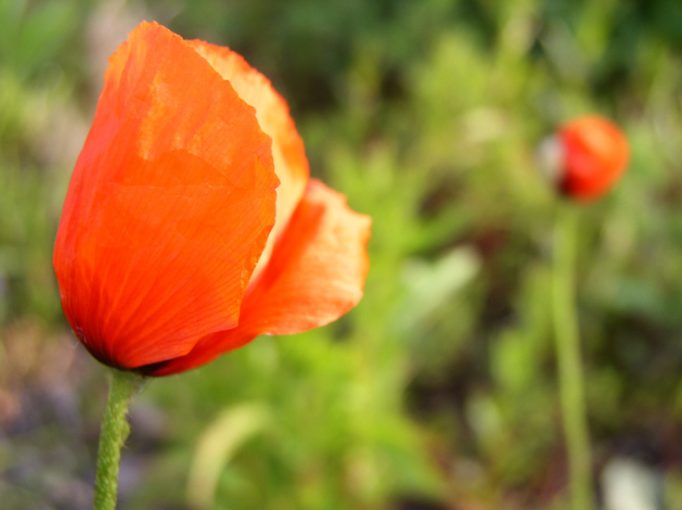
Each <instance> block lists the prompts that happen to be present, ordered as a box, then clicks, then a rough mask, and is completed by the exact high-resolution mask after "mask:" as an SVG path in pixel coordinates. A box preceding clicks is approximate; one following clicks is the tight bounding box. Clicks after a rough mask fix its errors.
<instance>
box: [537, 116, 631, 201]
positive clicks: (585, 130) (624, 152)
mask: <svg viewBox="0 0 682 510" xmlns="http://www.w3.org/2000/svg"><path fill="white" fill-rule="evenodd" d="M541 151H542V156H543V159H544V163H545V166H546V169H547V170H548V171H549V173H550V176H551V177H552V178H553V180H554V181H555V184H556V186H557V187H558V188H559V190H560V191H561V192H562V193H564V194H565V195H567V196H568V197H570V198H573V199H576V200H580V201H588V200H593V199H596V198H599V197H601V196H602V195H604V194H605V193H607V192H608V191H609V190H610V189H611V188H612V187H613V185H614V184H615V183H616V182H617V181H618V179H619V178H620V177H621V175H622V174H623V172H624V171H625V167H626V165H627V162H628V152H629V151H628V143H627V140H626V139H625V136H624V135H623V133H622V132H621V130H620V129H619V128H618V127H617V126H616V125H615V124H613V123H612V122H611V121H609V120H607V119H604V118H602V117H598V116H594V115H590V116H585V117H579V118H577V119H575V120H572V121H570V122H567V123H566V124H564V125H563V126H561V127H560V128H559V130H558V133H557V134H556V135H555V136H554V137H552V138H550V139H549V140H548V141H545V142H544V143H543V147H542V149H541Z"/></svg>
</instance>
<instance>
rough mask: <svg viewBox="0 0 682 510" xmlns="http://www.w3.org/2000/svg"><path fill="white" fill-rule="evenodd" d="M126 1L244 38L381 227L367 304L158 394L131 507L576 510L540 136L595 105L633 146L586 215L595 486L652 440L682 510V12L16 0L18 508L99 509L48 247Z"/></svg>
mask: <svg viewBox="0 0 682 510" xmlns="http://www.w3.org/2000/svg"><path fill="white" fill-rule="evenodd" d="M105 7H106V8H105ZM115 12H118V13H119V14H120V15H121V16H123V15H124V14H125V15H127V16H131V13H139V12H147V13H148V14H149V16H148V17H153V18H156V19H159V20H160V21H161V22H165V23H167V24H169V25H170V26H171V27H173V28H175V29H176V30H178V31H179V32H181V33H182V34H183V35H185V36H188V37H202V38H205V39H209V40H211V41H212V42H216V43H224V44H229V45H230V46H232V47H234V48H235V49H237V50H238V51H240V52H242V53H243V54H244V55H245V56H246V57H247V58H248V59H249V60H251V61H252V63H254V64H255V65H256V66H257V67H259V68H260V69H262V70H263V71H264V72H265V73H266V74H268V76H270V77H271V78H272V79H273V81H274V83H275V84H276V86H277V87H278V88H279V89H280V90H281V91H282V92H283V93H284V95H285V96H286V97H287V99H288V100H289V101H290V103H291V104H292V107H293V111H294V115H295V118H296V120H297V123H298V126H299V128H300V130H301V132H302V134H303V136H304V139H305V141H306V146H307V148H308V154H309V157H310V159H311V163H312V168H313V173H314V174H315V175H317V176H320V177H323V178H324V179H326V180H327V181H328V182H330V183H331V184H332V185H333V186H334V187H335V188H337V189H339V190H341V191H343V192H344V193H346V194H347V196H348V199H349V202H350V203H351V205H352V206H353V207H354V208H355V209H357V210H360V211H363V212H366V213H368V214H371V215H372V217H373V219H374V226H373V239H372V243H371V246H370V251H371V257H372V268H371V272H370V276H369V281H368V283H367V289H366V296H365V299H364V300H363V302H362V303H361V304H360V306H359V307H358V308H357V309H356V310H354V311H353V312H352V313H351V314H349V316H347V317H346V318H344V319H343V320H341V321H340V322H339V323H338V324H335V325H333V326H330V327H327V328H324V329H321V330H318V331H314V332H311V333H308V334H304V335H300V336H296V337H291V338H261V339H259V340H257V341H256V342H254V343H253V344H251V345H249V346H248V347H247V348H245V349H242V350H240V351H237V352H234V353H231V354H230V355H229V356H226V357H224V358H222V359H220V360H218V361H217V362H215V363H214V364H212V365H209V366H207V367H205V368H202V369H200V370H197V371H194V372H191V373H188V374H185V375H182V376H179V377H174V378H169V379H163V380H158V381H152V382H151V383H150V384H149V385H148V387H147V388H146V391H145V392H144V394H143V395H141V396H140V398H139V399H138V401H137V404H136V405H135V408H134V410H133V414H132V420H133V430H134V432H133V436H132V438H131V441H130V444H129V446H128V448H127V449H126V451H125V453H124V464H123V470H122V484H121V486H122V503H123V504H124V507H125V508H145V509H150V508H184V507H185V505H187V504H188V503H187V502H188V500H191V501H193V502H194V503H195V504H198V505H203V506H206V507H207V508H230V509H252V508H268V509H275V510H276V509H282V510H284V509H315V510H317V509H347V508H366V509H373V508H431V507H433V508H477V509H478V508H481V509H488V508H489V509H503V510H504V509H510V510H511V509H530V508H558V509H560V508H565V507H564V506H562V505H564V484H565V469H564V454H563V450H562V442H561V434H560V430H559V425H558V424H559V421H558V419H557V413H558V408H557V398H556V383H555V371H554V360H553V354H552V348H551V347H552V338H551V327H550V323H549V320H550V315H549V309H548V301H549V300H548V296H549V284H550V282H549V261H550V257H551V253H550V238H551V230H552V224H553V217H554V209H555V207H554V202H553V198H552V195H551V193H550V192H549V190H547V189H546V187H545V184H544V183H543V182H542V181H541V180H540V178H539V177H538V175H536V173H535V167H534V162H533V154H534V148H535V145H536V143H537V142H538V141H539V140H540V139H541V138H542V137H543V136H544V135H545V134H546V133H547V132H549V130H551V129H552V127H553V126H554V125H555V124H556V123H557V122H560V121H562V120H564V119H566V118H569V117H572V116H575V115H578V114H581V113H584V112H587V111H598V112H602V113H604V114H606V115H608V116H610V117H612V118H614V119H615V120H617V121H618V122H619V123H620V124H621V125H622V126H623V127H624V129H625V130H626V132H627V134H628V138H629V140H630V143H631V146H632V161H631V164H630V169H629V172H628V173H627V175H626V177H625V178H624V179H623V181H622V182H621V183H620V185H619V186H618V188H617V189H616V190H615V191H614V192H613V193H612V194H611V195H610V196H608V197H607V198H606V199H604V200H602V201H600V203H598V204H594V205H590V206H585V207H584V210H583V212H582V214H581V219H580V220H581V232H580V253H579V254H580V257H579V273H578V277H579V282H578V284H579V289H580V290H579V302H578V312H579V317H580V325H581V329H582V333H583V345H584V350H585V358H586V365H587V366H586V379H587V380H586V387H587V391H588V400H589V412H590V416H589V419H590V425H591V431H592V434H593V438H594V443H595V474H596V475H597V474H598V473H599V471H600V469H601V467H602V466H603V464H604V463H605V462H607V461H608V459H609V458H611V457H612V456H614V455H617V454H629V455H635V456H639V457H643V458H647V459H648V461H650V462H653V463H654V464H655V465H656V466H657V467H658V468H660V469H662V470H664V472H665V480H666V482H665V483H666V492H665V495H664V497H665V498H667V502H668V507H669V508H676V507H678V506H680V505H681V504H682V500H680V492H681V489H680V479H681V478H682V451H680V447H679V440H678V438H679V437H680V433H681V430H682V382H681V381H680V378H679V373H680V369H681V368H682V367H681V365H682V341H680V340H681V338H680V331H682V310H681V307H682V264H680V263H679V260H678V258H679V252H680V246H682V215H681V214H680V206H679V203H680V198H681V197H682V172H680V161H682V157H681V156H682V154H681V152H682V149H681V147H682V145H681V143H680V140H682V104H681V103H680V97H681V95H680V93H681V92H682V66H681V65H680V64H681V60H682V58H681V57H680V54H681V53H680V50H682V29H680V27H682V22H680V21H681V20H682V4H679V2H676V1H675V0H662V1H648V2H637V1H634V0H632V1H624V2H615V1H599V2H573V1H568V0H564V1H559V0H551V1H550V0H546V1H540V0H522V1H516V2H506V3H501V2H497V3H491V2H485V1H482V0H480V1H479V0H470V1H463V0H462V1H454V2H451V1H443V0H422V1H420V2H400V1H395V0H393V1H391V0H383V1H377V2H364V1H359V0H358V1H348V0H332V1H328V2H325V3H319V2H312V1H310V0H291V1H289V2H277V1H275V0H258V1H252V2H248V3H246V2H245V3H240V2H227V3H225V2H218V1H216V0H196V1H194V2H191V3H190V2H187V3H183V2H180V1H174V2H158V1H151V0H150V1H149V2H146V3H140V2H129V3H128V4H127V6H126V5H125V3H120V4H119V3H117V2H110V3H108V4H107V5H103V4H102V3H101V2H98V3H90V2H81V1H77V0H69V1H56V0H53V1H47V0H45V1H39V2H28V1H24V2H16V1H13V0H0V335H2V345H3V350H2V352H1V353H0V363H1V364H2V370H0V390H1V391H0V426H1V430H2V435H0V495H1V496H2V497H3V501H8V502H9V503H7V504H9V505H10V507H9V508H38V507H40V506H41V505H42V506H45V507H49V505H52V507H55V508H76V507H77V508H81V507H82V508H87V497H88V492H87V491H88V486H89V482H90V481H91V478H92V467H93V466H94V444H95V438H96V430H97V418H98V416H99V411H100V409H101V406H102V405H103V402H102V395H103V391H104V385H105V380H104V377H103V375H102V371H101V370H99V367H98V366H97V365H96V363H95V362H94V361H90V360H89V359H87V358H86V357H84V356H83V355H82V352H81V351H80V350H79V349H78V348H75V347H74V345H73V343H69V342H68V341H66V340H65V339H64V338H63V337H64V335H65V331H66V325H65V323H64V322H63V320H61V319H60V314H59V303H58V299H57V294H56V287H55V285H54V282H53V279H52V276H51V264H50V256H51V253H50V252H51V244H52V240H53V237H54V231H55V228H56V222H57V219H58V211H59V207H60V203H61V200H62V197H63V193H64V189H65V184H66V180H67V179H68V172H69V169H70V167H71V166H72V165H73V162H74V157H75V155H74V153H73V152H74V151H73V149H72V147H73V146H74V144H75V146H77V145H78V144H79V143H80V141H82V139H83V135H84V133H83V130H84V127H83V126H84V125H86V124H87V119H88V118H89V116H90V115H91V112H92V109H93V106H94V100H95V98H96V94H97V90H96V87H97V85H96V84H95V83H93V81H92V71H91V67H92V66H93V65H101V64H102V63H101V62H98V63H97V64H93V62H92V58H91V56H92V55H97V54H98V49H99V48H100V46H102V45H104V44H105V42H106V41H104V42H103V38H104V36H105V35H106V36H108V37H110V38H111V37H113V38H115V37H119V38H120V39H122V38H123V37H124V34H123V33H121V34H118V35H116V34H115V33H114V32H112V34H109V35H107V34H104V33H103V32H102V27H104V26H108V24H107V23H106V21H107V18H106V16H105V19H104V22H103V20H102V16H103V14H102V13H110V14H108V16H110V17H111V16H114V15H113V14H111V13H115ZM115 21H116V20H114V19H111V23H110V25H112V26H113V25H115V24H116V23H115ZM93 27H94V28H93ZM97 27H99V28H97ZM93 30H95V33H94V34H93ZM110 42H111V41H109V43H110ZM98 45H99V46H98ZM26 346H29V348H28V350H27V347H26ZM28 353H32V355H31V356H28ZM58 353H59V354H58ZM27 356H28V357H27ZM22 360H23V361H22ZM41 374H42V375H41ZM57 382H61V384H60V385H57ZM55 387H58V388H60V390H59V391H57V392H56V393H55V391H54V388H55ZM245 410H246V411H245ZM254 410H255V411H254ZM249 413H251V414H249ZM249 420H251V421H249ZM74 423H77V426H73V424H74ZM240 430H242V431H246V432H243V433H240V432H239V431H240ZM226 445H227V446H226ZM59 466H63V468H62V469H61V470H60V469H59ZM197 470H199V471H197ZM201 470H206V473H205V477H204V478H202V473H201ZM198 480H204V482H203V483H208V482H207V481H205V480H209V481H210V489H211V490H210V492H211V494H203V495H202V497H197V496H196V490H197V489H196V487H197V485H196V484H197V483H199V482H198ZM192 491H195V492H192ZM64 494H77V495H79V496H78V498H75V499H74V500H72V501H71V503H70V505H69V503H65V501H68V498H67V499H64ZM5 498H6V499H5ZM74 501H75V502H74ZM410 502H412V503H410ZM418 502H419V504H421V505H425V504H426V503H427V502H430V504H431V507H427V506H421V507H420V506H413V507H410V506H409V504H413V505H417V503H418ZM79 505H80V506H79Z"/></svg>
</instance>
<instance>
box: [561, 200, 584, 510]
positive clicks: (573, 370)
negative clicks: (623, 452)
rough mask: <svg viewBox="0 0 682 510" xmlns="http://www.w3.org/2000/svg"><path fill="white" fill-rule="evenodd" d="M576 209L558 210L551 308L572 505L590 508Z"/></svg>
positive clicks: (577, 508)
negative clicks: (577, 311) (577, 304)
mask: <svg viewBox="0 0 682 510" xmlns="http://www.w3.org/2000/svg"><path fill="white" fill-rule="evenodd" d="M577 223H578V218H577V212H576V211H574V210H571V209H570V208H566V209H564V210H560V211H559V218H558V221H557V224H556V231H555V238H554V250H555V252H554V273H553V285H552V309H553V316H554V328H555V338H556V355H557V364H558V370H559V390H560V397H561V411H562V413H561V414H562V421H563V429H564V437H565V442H566V450H567V453H568V464H569V480H570V489H571V508H572V509H573V510H590V509H592V507H593V505H592V501H593V500H592V461H591V454H590V442H589V433H588V426H587V411H586V405H585V391H584V388H583V367H582V361H581V354H580V337H579V333H578V321H577V318H576V314H575V262H576V260H575V259H576V234H577Z"/></svg>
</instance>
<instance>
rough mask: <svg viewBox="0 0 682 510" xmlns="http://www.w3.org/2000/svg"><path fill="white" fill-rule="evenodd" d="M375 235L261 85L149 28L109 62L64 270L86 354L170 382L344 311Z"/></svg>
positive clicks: (59, 270)
mask: <svg viewBox="0 0 682 510" xmlns="http://www.w3.org/2000/svg"><path fill="white" fill-rule="evenodd" d="M369 231H370V220H369V218H368V217H366V216H364V215H360V214H357V213H355V212H353V211H352V210H350V209H349V208H348V206H347V205H346V202H345V198H344V197H343V196H342V195H340V194H338V193H336V192H334V191H332V190H331V189H329V188H327V187H326V186H325V185H324V184H322V183H321V182H319V181H316V180H310V178H309V169H308V162H307V159H306V156H305V151H304V147H303V142H302V140H301V138H300V136H299V134H298V132H297V131H296V128H295V126H294V123H293V121H292V119H291V117H290V115H289V111H288V107H287V104H286V102H285V101H284V100H283V99H282V97H281V96H280V95H279V94H278V93H277V92H276V91H275V90H274V89H273V88H272V86H271V85H270V83H269V82H268V80H267V79H266V78H265V77H263V76H262V75H261V74H260V73H258V71H256V70H254V69H253V68H251V67H250V66H249V64H247V63H246V62H245V61H244V59H242V58H241V57H240V56H239V55H237V54H236V53H234V52H232V51H231V50H229V49H227V48H222V47H218V46H213V45H211V44H208V43H205V42H202V41H186V40H183V39H182V38H181V37H179V36H177V35H176V34H174V33H172V32H171V31H169V30H168V29H166V28H164V27H162V26H160V25H158V24H156V23H146V22H145V23H142V24H141V25H139V26H138V27H137V28H136V29H135V30H134V31H133V32H132V33H131V34H130V36H129V38H128V41H127V42H125V43H124V44H123V45H122V46H121V47H119V49H118V50H117V51H116V52H115V53H114V55H113V56H112V57H111V59H110V62H109V67H108V69H107V72H106V75H105V84H104V89H103V91H102V94H101V96H100V98H99V102H98V105H97V111H96V113H95V118H94V120H93V124H92V127H91V129H90V133H89V134H88V137H87V139H86V141H85V145H84V147H83V149H82V152H81V154H80V156H79V158H78V161H77V163H76V167H75V169H74V171H73V175H72V178H71V183H70V186H69V190H68V193H67V196H66V200H65V203H64V208H63V212H62V217H61V221H60V224H59V230H58V233H57V240H56V244H55V249H54V259H53V262H54V268H55V272H56V275H57V280H58V282H59V289H60V295H61V300H62V306H63V309H64V313H65V315H66V317H67V319H68V320H69V323H70V324H71V327H72V328H73V330H74V331H75V333H76V335H77V337H78V339H79V340H80V341H81V342H82V343H83V345H84V346H85V347H86V348H87V349H88V350H89V351H90V353H92V355H93V356H95V357H96V358H97V359H99V360H100V361H101V362H103V363H105V364H107V365H111V366H114V367H117V368H121V369H127V370H137V371H140V372H142V373H144V374H146V375H152V376H160V375H167V374H173V373H177V372H182V371H185V370H188V369H190V368H193V367H196V366H198V365H202V364H204V363H207V362H209V361H210V360H212V359H213V358H215V357H216V356H218V355H219V354H221V353H224V352H227V351H229V350H232V349H235V348H237V347H240V346H242V345H244V344H246V343H248V342H249V341H251V340H252V339H253V338H254V337H256V336H258V335H261V334H290V333H298V332H302V331H305V330H308V329H311V328H314V327H317V326H321V325H324V324H327V323H329V322H331V321H333V320H335V319H337V318H338V317H339V316H341V315H343V314H344V313H345V312H347V311H348V310H349V309H350V308H352V307H353V306H354V305H355V304H356V303H357V302H358V301H359V300H360V298H361V296H362V289H363V286H364V281H365V277H366V273H367V269H368V259H367V253H366V244H367V241H368V238H369Z"/></svg>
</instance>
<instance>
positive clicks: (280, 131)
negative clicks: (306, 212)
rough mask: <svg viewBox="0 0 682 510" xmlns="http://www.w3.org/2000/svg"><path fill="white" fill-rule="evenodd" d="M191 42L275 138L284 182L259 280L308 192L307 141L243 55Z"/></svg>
mask: <svg viewBox="0 0 682 510" xmlns="http://www.w3.org/2000/svg"><path fill="white" fill-rule="evenodd" d="M191 44H192V45H193V46H194V48H195V49H196V50H197V51H198V52H199V54H201V55H202V56H203V57H204V58H206V60H207V61H208V62H209V63H210V64H211V65H212V66H213V67H214V69H215V70H216V71H218V73H220V75H221V76H222V77H223V78H225V79H226V80H228V81H229V82H230V83H231V84H232V86H233V87H234V89H235V90H236V91H237V94H239V97H241V98H242V99H243V100H244V101H246V102H247V103H248V104H250V105H251V106H253V107H254V108H255V109H256V116H257V118H258V123H259V124H260V127H261V129H262V130H263V131H264V132H265V134H267V135H268V136H269V137H270V138H272V153H273V158H274V161H275V172H276V174H277V177H278V178H279V181H280V186H279V187H278V188H277V219H276V222H275V226H274V228H273V229H272V232H271V234H270V238H269V239H268V243H267V245H266V248H265V250H264V251H263V255H262V257H261V259H260V261H259V263H258V266H257V268H256V270H255V271H254V275H253V278H254V279H255V278H256V277H257V275H259V274H260V273H261V271H262V269H263V268H264V267H265V265H266V264H267V262H268V260H269V258H270V256H271V254H272V250H273V248H274V246H275V243H276V241H277V239H278V238H279V236H280V234H281V233H282V232H283V231H284V229H285V228H286V226H287V224H288V222H289V219H290V218H291V215H292V214H293V213H294V210H295V209H296V206H297V205H298V202H299V200H301V197H302V196H303V192H304V191H305V187H306V184H307V182H308V179H309V174H310V170H309V167H308V159H307V158H306V155H305V148H304V146H303V140H301V137H300V135H299V134H298V131H297V130H296V126H295V124H294V121H293V120H292V118H291V115H289V107H288V105H287V103H286V101H285V100H284V98H283V97H282V96H281V95H279V94H278V93H277V91H276V90H275V89H274V88H273V87H272V84H271V83H270V81H269V80H268V79H267V78H266V77H265V76H263V75H262V74H261V73H259V72H258V71H257V70H255V69H254V68H253V67H251V66H250V65H249V64H248V63H247V62H246V60H244V59H243V58H242V56H241V55H239V54H237V53H235V52H234V51H232V50H230V49H229V48H225V47H222V46H215V45H213V44H209V43H207V42H204V41H191Z"/></svg>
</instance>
